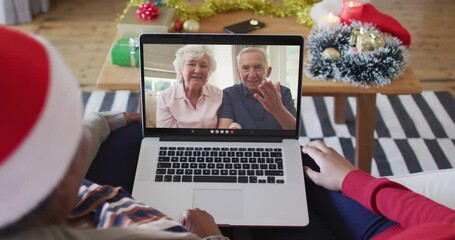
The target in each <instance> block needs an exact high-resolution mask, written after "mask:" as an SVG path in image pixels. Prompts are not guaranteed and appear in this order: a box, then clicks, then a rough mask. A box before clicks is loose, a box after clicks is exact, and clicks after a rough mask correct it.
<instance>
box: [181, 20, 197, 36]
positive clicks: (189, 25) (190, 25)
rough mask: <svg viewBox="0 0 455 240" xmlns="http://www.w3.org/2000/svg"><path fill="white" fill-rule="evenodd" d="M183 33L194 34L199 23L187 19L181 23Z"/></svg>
mask: <svg viewBox="0 0 455 240" xmlns="http://www.w3.org/2000/svg"><path fill="white" fill-rule="evenodd" d="M183 31H184V32H188V33H195V32H198V31H199V22H198V21H196V20H194V19H188V20H186V21H185V22H184V23H183Z"/></svg>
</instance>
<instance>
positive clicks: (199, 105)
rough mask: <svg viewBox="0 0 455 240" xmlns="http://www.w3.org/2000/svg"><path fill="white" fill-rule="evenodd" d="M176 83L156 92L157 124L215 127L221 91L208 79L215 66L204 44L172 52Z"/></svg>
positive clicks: (166, 126)
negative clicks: (173, 54) (173, 53)
mask: <svg viewBox="0 0 455 240" xmlns="http://www.w3.org/2000/svg"><path fill="white" fill-rule="evenodd" d="M173 64H174V68H175V71H176V72H177V80H178V81H179V83H178V84H175V85H174V86H172V87H170V88H168V89H166V90H164V91H163V92H161V94H159V96H158V107H157V127H162V128H216V127H217V125H218V117H217V113H218V108H219V107H220V105H221V101H222V98H223V95H222V94H223V93H222V91H221V90H220V89H219V88H218V87H216V86H213V85H211V84H209V83H208V79H209V77H210V75H211V74H212V73H213V72H214V71H215V69H216V62H215V59H214V58H213V55H212V52H211V51H210V49H208V48H207V47H206V46H201V45H186V46H184V47H182V48H180V49H179V50H177V53H176V54H175V60H174V63H173Z"/></svg>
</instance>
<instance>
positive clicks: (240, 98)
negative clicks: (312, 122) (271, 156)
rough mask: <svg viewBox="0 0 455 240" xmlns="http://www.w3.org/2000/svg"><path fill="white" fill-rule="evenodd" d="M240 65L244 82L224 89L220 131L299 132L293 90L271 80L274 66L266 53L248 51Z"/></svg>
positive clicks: (239, 61) (240, 59) (253, 48)
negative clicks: (239, 129) (296, 130)
mask: <svg viewBox="0 0 455 240" xmlns="http://www.w3.org/2000/svg"><path fill="white" fill-rule="evenodd" d="M237 63H238V68H237V73H238V75H239V78H240V79H241V80H242V83H240V84H235V85H234V86H231V87H228V88H226V89H224V90H223V103H222V105H221V108H220V111H219V113H218V117H219V120H218V121H219V123H218V128H243V129H295V128H296V112H297V111H296V109H295V106H294V101H293V99H292V95H291V91H290V90H289V88H287V87H284V86H280V83H279V82H277V83H276V84H273V83H272V82H271V81H270V80H268V77H269V76H270V73H271V72H272V67H270V66H269V65H268V61H267V54H266V52H265V51H264V50H263V49H261V48H256V47H247V48H244V49H242V50H241V51H240V53H239V54H238V55H237Z"/></svg>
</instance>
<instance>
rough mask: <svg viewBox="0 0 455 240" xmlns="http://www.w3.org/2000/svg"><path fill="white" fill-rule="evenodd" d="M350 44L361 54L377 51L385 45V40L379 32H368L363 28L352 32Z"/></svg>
mask: <svg viewBox="0 0 455 240" xmlns="http://www.w3.org/2000/svg"><path fill="white" fill-rule="evenodd" d="M349 42H350V43H351V45H352V46H355V47H356V49H357V51H359V52H364V51H371V50H376V49H379V48H381V47H384V45H385V42H384V38H383V37H382V36H381V34H380V33H379V31H378V30H372V31H368V30H366V29H364V28H362V27H361V28H359V29H354V30H352V32H351V36H350V38H349Z"/></svg>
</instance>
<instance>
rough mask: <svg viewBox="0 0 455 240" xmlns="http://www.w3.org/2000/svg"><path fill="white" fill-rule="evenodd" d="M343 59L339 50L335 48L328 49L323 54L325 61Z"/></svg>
mask: <svg viewBox="0 0 455 240" xmlns="http://www.w3.org/2000/svg"><path fill="white" fill-rule="evenodd" d="M340 57H341V54H340V52H339V51H338V50H336V49H335V48H332V47H331V48H326V49H325V50H324V51H323V52H322V58H324V59H334V60H336V59H338V58H340Z"/></svg>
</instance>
